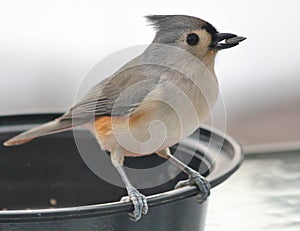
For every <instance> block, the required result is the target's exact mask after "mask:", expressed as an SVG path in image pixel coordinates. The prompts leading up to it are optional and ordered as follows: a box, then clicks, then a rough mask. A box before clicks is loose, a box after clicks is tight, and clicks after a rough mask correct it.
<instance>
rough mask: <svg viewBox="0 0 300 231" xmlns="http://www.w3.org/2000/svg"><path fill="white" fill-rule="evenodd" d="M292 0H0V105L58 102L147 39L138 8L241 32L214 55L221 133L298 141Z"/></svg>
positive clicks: (3, 110) (252, 140) (53, 108)
mask: <svg viewBox="0 0 300 231" xmlns="http://www.w3.org/2000/svg"><path fill="white" fill-rule="evenodd" d="M298 8H299V2H298V1H296V0H294V1H293V0H289V1H284V0H278V1H276V2H274V1H267V0H266V1H258V0H257V1H238V0H236V1H235V0H228V1H188V2H184V1H176V0H175V1H172V2H166V1H158V0H152V1H114V0H112V1H108V2H105V4H103V3H102V2H101V1H97V0H87V1H76V0H73V1H67V0H61V1H38V0H26V1H20V0H19V1H17V0H1V1H0V34H1V36H0V50H1V52H0V79H1V85H0V114H1V115H10V114H20V113H22V114H23V113H36V112H63V111H65V110H66V109H67V108H68V107H69V106H70V105H71V104H72V103H73V100H74V97H75V94H76V90H77V87H78V86H79V84H80V82H81V80H82V79H83V78H84V77H85V75H86V74H87V73H88V71H89V70H90V69H91V68H92V67H93V66H94V65H95V64H96V63H97V62H99V61H100V60H102V59H103V58H104V57H106V56H107V55H109V54H111V53H113V52H115V51H118V50H120V49H123V48H126V47H130V46H135V45H140V44H147V43H150V42H151V41H152V39H153V36H154V31H153V28H152V27H151V26H147V22H146V21H145V19H144V18H143V16H145V15H148V14H187V15H193V16H197V17H200V18H203V19H205V20H207V21H209V22H211V23H212V24H213V25H215V26H216V27H217V29H218V30H219V31H221V32H231V33H235V34H238V35H242V36H246V37H247V38H248V39H247V40H246V41H245V42H243V43H242V44H241V45H240V46H238V47H236V48H233V49H230V50H225V51H223V52H220V53H219V55H218V57H217V62H216V71H217V74H218V78H219V82H220V88H221V92H222V96H223V98H224V102H225V104H226V110H227V131H228V133H229V134H231V135H233V136H234V137H235V138H237V139H238V140H239V141H240V142H241V143H242V144H245V145H251V144H258V143H259V144H261V143H263V144H266V143H268V144H270V143H275V142H293V143H295V142H296V143H298V141H299V139H300V129H299V128H300V127H299V124H300V91H299V86H300V76H299V75H300V66H299V64H298V63H299V59H300V52H299V51H300V43H299V41H300V33H299V31H298V28H300V16H299V13H298ZM121 64H122V63H121ZM103 78H105V76H99V80H101V79H103ZM217 111H218V108H216V113H217Z"/></svg>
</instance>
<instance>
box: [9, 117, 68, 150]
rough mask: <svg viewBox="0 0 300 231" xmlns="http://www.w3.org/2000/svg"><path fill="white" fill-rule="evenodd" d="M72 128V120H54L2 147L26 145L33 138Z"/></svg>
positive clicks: (20, 135)
mask: <svg viewBox="0 0 300 231" xmlns="http://www.w3.org/2000/svg"><path fill="white" fill-rule="evenodd" d="M71 128H72V120H70V119H68V120H60V119H56V120H53V121H50V122H48V123H45V124H42V125H41V126H38V127H35V128H32V129H30V130H28V131H25V132H23V133H21V134H19V135H17V136H15V137H13V138H11V139H9V140H7V141H5V142H4V143H3V145H4V146H14V145H20V144H24V143H27V142H29V141H31V140H33V139H34V138H37V137H40V136H45V135H49V134H54V133H58V132H62V131H66V130H69V129H71Z"/></svg>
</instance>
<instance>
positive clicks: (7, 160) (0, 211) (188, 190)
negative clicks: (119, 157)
mask: <svg viewBox="0 0 300 231" xmlns="http://www.w3.org/2000/svg"><path fill="white" fill-rule="evenodd" d="M56 117H58V115H55V114H48V115H45V114H43V115H24V116H5V117H0V142H1V143H2V142H3V141H4V140H6V139H8V138H10V137H11V136H13V135H15V134H17V133H19V132H21V131H23V130H24V129H27V128H30V127H32V126H35V125H37V124H40V123H43V122H46V121H49V120H51V119H53V118H56ZM85 135H86V136H88V133H87V132H83V137H84V136H85ZM208 142H210V147H209V149H208V150H207V151H205V155H204V154H203V153H204V150H205V147H207V145H208ZM95 144H96V141H95ZM180 147H181V151H177V153H178V154H177V155H178V158H180V159H184V158H185V157H186V156H191V155H193V156H192V158H191V161H190V162H189V166H191V167H192V168H194V169H199V172H200V173H201V174H203V175H205V176H206V177H207V179H208V180H209V182H210V183H211V185H212V187H214V186H216V185H218V184H220V183H222V182H223V181H224V180H225V179H227V178H228V177H229V176H230V175H231V174H232V173H233V172H234V171H236V170H237V168H238V167H239V166H240V164H241V162H242V159H243V156H242V152H241V148H240V146H239V145H238V144H237V142H235V141H234V140H233V139H231V138H230V137H228V136H225V137H224V136H222V135H220V133H219V132H215V131H214V132H212V131H210V130H208V129H206V128H199V129H198V130H197V131H196V132H195V133H194V134H193V135H192V136H190V137H189V138H187V139H186V140H184V142H182V145H180ZM175 148H176V146H174V147H173V150H174V149H175ZM195 150H196V153H195ZM162 161H163V160H162V159H161V158H159V157H158V156H157V155H151V156H147V157H139V158H127V159H126V165H128V166H137V167H138V168H143V167H145V165H148V164H149V163H151V164H154V165H155V164H160V163H161V162H162ZM107 164H108V165H110V163H107ZM146 167H147V166H146ZM164 174H167V173H164ZM185 178H186V176H185V175H184V174H182V173H181V174H179V175H178V176H177V177H176V178H175V179H172V180H169V181H168V182H167V183H165V184H163V185H160V186H157V187H154V188H150V189H144V190H140V191H141V192H142V193H144V194H145V195H147V197H148V204H149V212H148V214H147V215H144V216H143V217H142V219H141V220H139V221H138V222H132V221H130V220H129V219H128V215H127V213H128V212H130V211H132V209H133V208H132V205H131V203H128V202H119V200H120V198H121V197H122V196H124V195H126V190H125V189H124V188H121V187H117V186H115V185H112V184H109V183H107V182H106V181H104V180H102V179H101V178H99V177H98V176H96V175H95V174H94V173H93V172H92V171H91V170H90V169H89V168H88V167H87V166H86V165H85V163H84V161H83V160H82V159H81V156H80V154H79V152H78V150H77V147H76V144H75V142H74V138H73V133H72V132H64V133H60V134H55V135H51V136H46V137H41V138H39V139H37V140H34V141H33V142H30V143H28V144H25V145H21V146H16V147H3V146H2V145H0V189H1V190H0V230H14V231H15V230H22V231H26V230H37V231H47V230H51V231H52V230H55V231H57V230H63V231H65V230H70V231H79V230H80V231H89V230H93V231H96V230H103V231H117V230H120V231H127V230H130V231H134V230H138V231H143V230H147V231H151V230H153V231H160V230H164V231H167V230H176V231H181V230H182V231H199V230H204V224H205V216H206V210H207V201H206V202H204V203H201V204H198V203H196V202H195V198H194V196H195V195H196V194H197V192H198V189H197V188H196V187H195V186H189V187H184V188H181V189H177V190H173V188H174V186H175V184H176V183H177V182H178V181H179V180H182V179H185ZM147 180H151V179H147ZM210 198H211V199H213V190H212V195H211V196H210Z"/></svg>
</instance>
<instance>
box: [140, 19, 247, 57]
mask: <svg viewBox="0 0 300 231" xmlns="http://www.w3.org/2000/svg"><path fill="white" fill-rule="evenodd" d="M146 18H147V19H148V21H150V23H151V24H152V25H153V26H154V27H155V29H156V31H157V32H156V36H155V38H154V41H153V42H154V43H161V44H167V45H172V46H177V47H179V48H181V49H184V50H186V51H188V52H190V53H191V54H193V55H195V56H196V57H198V58H199V59H200V60H203V61H204V60H205V59H214V57H215V55H216V53H217V52H218V51H219V50H222V49H227V48H231V47H234V46H236V45H238V44H239V42H241V41H243V40H245V39H246V38H244V37H239V36H236V35H234V34H229V33H219V32H218V31H217V30H216V28H215V27H214V26H212V25H211V24H210V23H208V22H206V21H204V20H202V19H199V18H196V17H191V16H186V15H149V16H146Z"/></svg>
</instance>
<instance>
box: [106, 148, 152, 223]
mask: <svg viewBox="0 0 300 231" xmlns="http://www.w3.org/2000/svg"><path fill="white" fill-rule="evenodd" d="M110 158H111V161H112V164H113V165H114V166H115V168H116V169H117V170H118V172H119V174H120V176H121V178H122V180H123V182H124V184H125V186H126V189H127V193H128V197H122V198H121V201H131V202H132V204H133V207H134V210H133V212H132V213H129V216H130V219H131V220H132V221H138V220H139V219H140V218H141V216H142V214H146V213H147V212H148V204H147V200H146V197H145V196H144V195H143V194H141V193H140V192H139V191H138V190H137V189H136V188H135V187H133V185H132V184H131V183H130V181H129V179H128V177H127V175H126V173H125V170H124V166H123V163H124V156H123V151H122V150H121V148H117V149H115V150H112V151H111V153H110Z"/></svg>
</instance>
